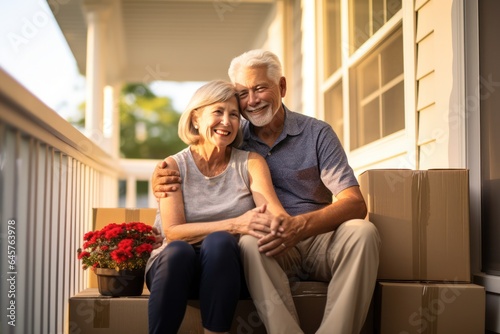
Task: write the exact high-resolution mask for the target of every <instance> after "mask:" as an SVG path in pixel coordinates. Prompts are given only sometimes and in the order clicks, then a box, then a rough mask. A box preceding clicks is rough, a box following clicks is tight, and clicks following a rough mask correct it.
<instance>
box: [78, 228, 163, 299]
mask: <svg viewBox="0 0 500 334" xmlns="http://www.w3.org/2000/svg"><path fill="white" fill-rule="evenodd" d="M83 241H84V243H83V245H82V248H79V249H78V251H77V253H78V259H79V260H81V261H82V268H83V269H84V270H85V269H88V268H90V269H91V270H94V272H95V273H96V275H97V283H98V289H99V293H100V294H102V295H105V296H113V297H116V296H139V295H141V294H142V290H143V286H144V270H145V268H146V263H147V261H148V259H149V257H150V255H151V251H152V250H153V244H154V242H155V237H154V235H153V232H152V227H151V226H149V225H147V224H144V223H141V222H130V223H122V224H117V223H111V224H108V225H106V226H104V227H103V228H102V229H101V230H97V231H90V232H87V233H86V234H85V235H84V236H83Z"/></svg>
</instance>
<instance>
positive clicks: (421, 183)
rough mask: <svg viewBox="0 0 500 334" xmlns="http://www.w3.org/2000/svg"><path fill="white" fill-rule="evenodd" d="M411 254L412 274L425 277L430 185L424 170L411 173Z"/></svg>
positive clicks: (421, 277) (419, 277)
mask: <svg viewBox="0 0 500 334" xmlns="http://www.w3.org/2000/svg"><path fill="white" fill-rule="evenodd" d="M411 191H412V196H413V197H412V236H413V240H412V242H413V245H412V252H413V254H412V256H413V276H414V277H418V279H426V278H427V267H428V261H427V226H428V225H429V217H430V186H429V177H428V174H427V173H426V172H425V171H414V172H413V175H412V189H411Z"/></svg>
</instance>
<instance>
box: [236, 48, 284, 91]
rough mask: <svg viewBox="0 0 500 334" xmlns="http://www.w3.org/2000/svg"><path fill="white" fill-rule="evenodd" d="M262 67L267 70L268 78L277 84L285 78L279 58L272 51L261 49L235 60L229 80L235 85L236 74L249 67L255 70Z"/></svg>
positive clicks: (244, 54)
mask: <svg viewBox="0 0 500 334" xmlns="http://www.w3.org/2000/svg"><path fill="white" fill-rule="evenodd" d="M261 66H263V67H266V68H267V76H268V78H269V79H271V80H273V81H274V82H275V83H278V82H279V80H280V78H281V77H282V76H283V74H282V72H283V71H282V69H281V63H280V60H279V59H278V56H276V55H275V54H274V53H272V52H271V51H266V50H260V49H257V50H250V51H247V52H245V53H243V54H241V55H239V56H238V57H235V58H233V60H232V61H231V64H230V65H229V70H228V71H227V73H228V75H229V79H231V82H232V83H233V84H234V83H235V81H236V74H237V73H238V72H239V71H240V70H242V69H245V68H249V67H250V68H253V67H261Z"/></svg>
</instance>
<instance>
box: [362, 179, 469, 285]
mask: <svg viewBox="0 0 500 334" xmlns="http://www.w3.org/2000/svg"><path fill="white" fill-rule="evenodd" d="M359 181H360V188H361V192H362V193H363V196H364V198H365V201H366V204H367V207H368V216H367V219H368V220H370V221H371V222H373V223H374V224H375V226H376V227H377V229H378V231H379V233H380V238H381V241H382V245H381V250H380V265H379V271H378V279H382V280H411V281H446V282H470V280H471V275H470V263H469V258H470V255H469V187H468V184H469V182H468V171H467V170H462V169H446V170H445V169H443V170H426V171H415V170H398V169H385V170H382V169H380V170H368V171H366V172H364V173H363V174H361V175H360V178H359Z"/></svg>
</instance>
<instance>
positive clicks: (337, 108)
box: [325, 81, 344, 145]
mask: <svg viewBox="0 0 500 334" xmlns="http://www.w3.org/2000/svg"><path fill="white" fill-rule="evenodd" d="M342 101H343V100H342V81H340V82H339V83H337V84H336V85H335V86H333V87H332V88H331V89H329V90H328V91H327V92H326V93H325V121H326V122H327V123H328V124H330V125H331V126H332V128H333V130H334V131H335V133H336V134H337V136H338V137H339V139H340V142H341V143H342V145H344V115H343V112H342V110H343V108H342Z"/></svg>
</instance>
